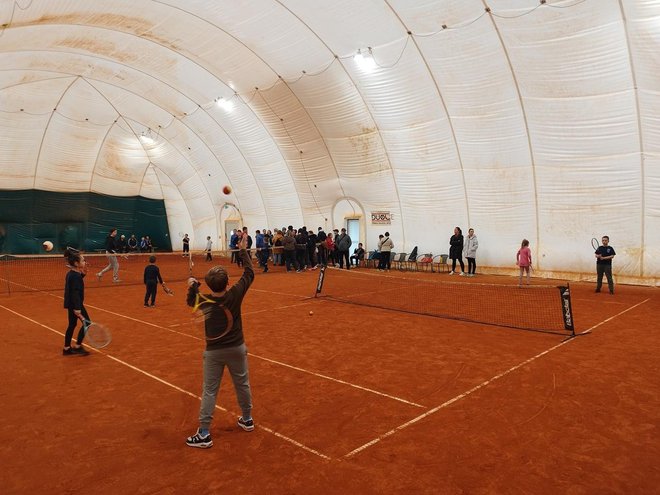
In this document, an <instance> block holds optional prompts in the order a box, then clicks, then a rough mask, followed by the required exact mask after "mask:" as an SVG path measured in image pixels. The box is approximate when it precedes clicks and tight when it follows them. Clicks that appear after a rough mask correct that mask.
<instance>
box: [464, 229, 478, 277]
mask: <svg viewBox="0 0 660 495" xmlns="http://www.w3.org/2000/svg"><path fill="white" fill-rule="evenodd" d="M478 248H479V241H478V240H477V236H476V235H474V229H469V230H468V236H467V237H466V238H465V243H464V246H463V255H464V256H465V257H466V258H467V260H468V277H474V276H475V274H476V272H477V249H478Z"/></svg>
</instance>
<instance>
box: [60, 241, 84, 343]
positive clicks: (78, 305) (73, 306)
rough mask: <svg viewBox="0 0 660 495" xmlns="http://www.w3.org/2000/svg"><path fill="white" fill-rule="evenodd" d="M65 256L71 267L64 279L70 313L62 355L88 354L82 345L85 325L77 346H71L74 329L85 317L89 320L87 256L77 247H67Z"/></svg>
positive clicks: (67, 306) (65, 302)
mask: <svg viewBox="0 0 660 495" xmlns="http://www.w3.org/2000/svg"><path fill="white" fill-rule="evenodd" d="M64 257H65V258H66V260H67V266H68V267H69V272H68V273H67V274H66V279H65V281H64V307H65V308H66V309H67V313H68V315H69V326H68V327H66V332H65V333H64V349H62V355H64V356H87V355H88V354H89V352H88V351H87V350H85V348H84V347H83V346H82V343H83V339H84V338H85V328H84V325H83V326H81V327H80V330H79V331H78V337H77V339H76V345H75V347H73V346H71V340H72V338H73V331H74V330H75V328H76V325H77V324H78V321H83V319H85V320H87V321H89V315H88V314H87V310H86V309H85V305H84V304H83V302H84V300H85V281H84V278H85V275H86V274H87V263H86V262H85V257H84V256H83V255H82V254H80V252H79V251H77V250H75V249H71V248H66V251H64Z"/></svg>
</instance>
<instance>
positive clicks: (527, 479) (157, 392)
mask: <svg viewBox="0 0 660 495" xmlns="http://www.w3.org/2000/svg"><path fill="white" fill-rule="evenodd" d="M120 265H122V263H121V261H120ZM159 265H160V266H161V271H162V273H163V275H164V277H165V279H166V280H167V279H168V272H169V273H170V274H172V273H174V272H176V273H179V271H180V270H185V269H187V263H186V262H185V261H182V260H181V259H176V258H174V257H170V258H168V259H164V260H162V263H159ZM206 266H208V265H206ZM204 268H205V265H203V264H202V263H200V262H198V263H197V266H196V272H198V273H197V274H198V275H199V274H200V272H201V273H203V270H204ZM140 270H141V266H140V265H138V264H132V265H131V264H129V263H124V264H123V265H122V269H121V272H120V273H121V276H122V278H123V279H125V280H132V279H134V278H135V277H139V274H140V273H141V272H140ZM58 273H59V274H61V276H62V280H63V276H64V273H65V269H64V268H63V267H62V268H61V269H60V272H58V271H57V270H54V271H53V273H50V272H49V274H48V275H46V274H44V277H50V276H52V277H53V279H54V280H56V279H57V277H58ZM231 274H232V277H231V280H233V281H235V280H236V279H237V278H238V276H240V272H239V271H238V269H236V268H232V271H231ZM317 274H318V272H315V271H312V272H306V273H300V274H296V273H285V272H283V271H282V269H279V268H278V269H275V270H271V272H270V273H268V274H266V275H264V274H261V273H260V271H258V273H257V276H256V280H255V282H254V284H253V286H252V288H251V289H250V291H249V292H248V295H247V297H246V299H245V302H244V305H243V321H244V331H245V336H246V341H247V345H248V348H249V352H250V358H249V362H250V373H251V377H250V378H251V384H252V390H253V401H254V411H253V413H254V418H255V422H256V429H255V431H253V432H251V433H246V432H244V431H243V430H241V429H240V428H238V427H237V425H236V418H237V416H238V406H237V404H236V401H235V395H234V392H233V390H232V388H231V383H230V380H229V379H228V375H227V374H225V379H224V380H223V384H222V388H221V391H220V393H219V400H218V409H217V410H216V416H215V419H214V424H213V426H212V433H213V438H214V446H213V448H211V449H208V450H200V449H190V448H188V447H187V446H186V445H185V438H186V436H188V435H190V434H192V433H193V432H194V430H195V428H196V427H197V413H198V408H199V402H200V401H199V394H200V391H201V372H202V367H201V353H202V350H203V346H204V343H203V341H202V340H201V338H200V337H201V336H200V335H198V334H196V332H195V330H194V328H193V327H192V326H191V325H190V319H191V318H190V311H189V308H187V307H186V306H185V282H182V281H176V282H171V283H170V286H171V287H172V288H173V289H174V290H175V292H176V294H175V296H174V297H172V298H170V297H167V296H165V295H164V294H163V292H162V291H159V294H158V299H157V302H156V304H157V306H156V307H155V308H153V309H151V308H143V306H142V298H143V295H144V289H143V287H142V286H140V285H139V284H126V283H122V284H112V283H111V282H110V278H108V280H103V281H102V282H98V281H97V280H96V278H95V277H93V276H92V277H88V278H87V282H86V289H87V291H86V292H87V293H86V299H85V304H86V306H87V309H88V311H89V312H90V315H91V316H92V318H93V319H96V320H97V321H100V322H102V323H104V324H106V325H107V326H109V327H110V328H111V330H112V332H113V341H112V343H111V344H110V346H108V347H107V348H105V349H102V350H101V351H93V352H92V354H91V355H90V356H88V357H63V356H62V355H61V348H62V341H63V331H64V328H65V326H66V312H65V310H64V309H63V308H62V299H61V292H62V290H61V288H60V289H57V290H51V291H37V292H34V291H33V292H30V291H24V292H15V291H14V292H12V293H11V295H8V294H6V293H5V294H3V295H1V296H0V314H1V315H2V322H3V324H2V333H1V335H2V345H1V346H0V373H1V374H2V376H3V385H2V387H0V397H1V402H2V405H3V408H2V409H3V421H2V426H1V430H0V431H1V432H2V433H1V437H0V438H1V440H2V442H1V444H0V445H1V447H0V452H1V454H0V462H1V463H2V471H1V473H2V474H0V478H1V483H0V486H2V493H5V494H19V493H20V494H23V493H83V492H89V493H96V494H116V493H159V494H162V493H172V494H174V493H315V494H316V493H328V494H334V493H366V494H371V493H443V494H444V493H450V494H451V493H472V494H474V493H541V494H546V493H547V494H551V493H552V494H554V493H575V494H578V493H599V494H603V493H652V492H654V491H655V490H656V487H657V486H658V483H660V470H659V469H658V459H659V458H660V447H659V446H658V443H657V428H658V423H659V413H658V411H660V399H659V397H660V396H659V393H658V392H659V391H660V384H659V380H658V376H659V375H658V354H659V351H660V349H659V346H658V339H657V336H656V335H655V334H656V328H655V326H656V325H655V323H654V322H655V321H657V319H658V317H659V316H660V304H659V302H660V295H659V294H658V290H657V289H654V288H648V287H636V286H622V285H619V286H618V287H617V294H616V295H615V296H614V297H611V296H609V295H608V294H594V293H593V288H594V285H593V284H590V283H571V290H572V302H573V313H574V318H575V322H576V333H577V334H584V335H580V336H578V337H575V338H573V339H567V338H566V337H564V336H561V335H548V334H544V333H536V332H526V331H519V330H512V329H508V328H499V327H496V326H490V325H480V324H475V323H469V322H460V321H455V320H448V319H440V318H433V317H428V316H421V315H412V314H405V313H401V312H395V311H387V310H383V309H375V308H369V307H361V306H355V305H350V304H342V303H338V302H333V301H330V300H327V299H323V298H320V299H318V298H317V299H315V298H312V297H310V296H313V294H314V290H315V287H316V280H317ZM327 275H328V276H329V277H334V278H335V279H337V278H338V277H342V279H345V280H348V281H349V282H350V280H351V278H350V277H355V278H354V280H356V281H357V280H362V279H364V278H365V277H371V278H372V280H373V283H372V284H371V289H370V290H376V291H377V290H378V289H379V288H383V289H386V287H387V284H388V281H391V280H394V279H397V280H398V279H400V278H406V277H407V278H411V279H415V278H434V280H437V279H438V277H447V275H441V274H437V273H435V274H433V273H400V272H395V271H392V272H389V273H379V272H377V271H375V270H369V271H368V272H366V273H365V270H360V271H356V272H350V273H346V272H339V271H337V270H334V269H328V271H327ZM461 282H464V283H466V284H478V283H489V282H496V283H511V284H515V283H517V279H515V278H514V277H510V278H509V277H503V276H480V277H476V278H474V279H463V280H461ZM534 283H544V284H545V283H553V281H548V280H537V279H535V280H534ZM448 303H449V304H454V305H460V304H461V301H460V300H453V301H450V302H448ZM310 311H312V312H313V315H310V314H309V312H310ZM585 332H588V333H586V334H585Z"/></svg>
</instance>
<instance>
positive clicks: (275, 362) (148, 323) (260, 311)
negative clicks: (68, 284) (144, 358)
mask: <svg viewBox="0 0 660 495" xmlns="http://www.w3.org/2000/svg"><path fill="white" fill-rule="evenodd" d="M48 295H49V296H52V297H55V298H58V299H64V298H63V297H62V296H58V295H56V294H51V293H48ZM305 304H308V301H305V302H302V303H298V304H291V305H288V306H281V307H278V308H275V309H277V310H280V309H287V308H293V307H295V306H303V305H305ZM0 307H4V306H0ZM88 307H90V308H93V309H96V310H98V311H102V312H105V313H109V314H111V315H113V316H118V317H120V318H126V319H127V320H131V321H135V322H137V323H140V324H142V325H148V326H150V327H154V328H159V329H162V330H166V331H168V332H171V333H175V334H177V335H183V336H184V337H189V338H191V339H194V340H199V341H201V340H204V339H202V338H200V337H196V336H194V335H191V334H189V333H185V332H178V331H176V330H172V329H171V328H166V327H163V326H160V325H156V324H155V323H150V322H148V321H143V320H138V319H137V318H133V317H131V316H126V315H123V314H121V313H115V312H114V311H110V310H109V309H104V308H100V307H98V306H92V305H88ZM8 311H11V310H8ZM265 311H269V312H270V311H273V309H267V310H266V309H260V310H258V311H249V312H246V313H242V314H243V315H249V314H257V313H263V312H265ZM17 314H18V313H17ZM30 321H32V320H30ZM172 326H173V325H170V327H172ZM46 328H48V327H46ZM248 356H251V357H253V358H256V359H261V360H263V361H268V362H271V363H273V364H278V365H280V366H284V367H286V368H290V369H293V370H296V371H300V372H302V373H306V374H308V375H312V376H316V377H318V378H322V379H325V380H329V381H331V382H335V383H341V384H342V385H348V386H349V387H352V388H356V389H358V390H362V391H364V392H370V393H372V394H376V395H380V396H381V397H387V398H389V399H393V400H396V401H399V402H403V403H404V404H409V405H411V406H414V407H421V408H424V407H426V406H422V405H420V404H416V403H414V402H409V401H407V400H405V399H402V398H400V397H395V396H393V395H389V394H386V393H384V392H379V391H377V390H373V389H370V388H366V387H362V386H360V385H357V384H354V383H350V382H346V381H344V380H339V379H338V378H332V377H329V376H326V375H321V374H319V373H315V372H314V371H309V370H306V369H304V368H298V367H297V366H293V365H290V364H286V363H282V362H280V361H275V360H272V359H268V358H266V357H263V356H259V355H257V354H253V353H251V352H249V353H248Z"/></svg>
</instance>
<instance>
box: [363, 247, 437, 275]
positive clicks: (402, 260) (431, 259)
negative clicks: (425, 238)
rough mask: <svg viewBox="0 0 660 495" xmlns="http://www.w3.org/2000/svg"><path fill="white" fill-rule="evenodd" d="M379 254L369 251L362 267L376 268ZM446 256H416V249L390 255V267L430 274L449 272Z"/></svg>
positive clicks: (430, 254)
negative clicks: (428, 272)
mask: <svg viewBox="0 0 660 495" xmlns="http://www.w3.org/2000/svg"><path fill="white" fill-rule="evenodd" d="M378 255H379V253H378V252H376V251H369V254H368V256H367V257H366V258H365V259H364V260H363V263H364V266H366V267H367V268H376V267H377V266H378V261H379V258H378ZM448 258H449V255H448V254H438V255H435V256H433V254H432V253H425V254H420V255H418V254H417V248H415V249H413V251H412V252H411V253H410V254H408V253H395V252H394V251H392V252H391V253H390V265H391V266H392V268H395V269H397V270H400V271H406V270H411V271H430V272H432V273H435V272H437V273H442V272H448V271H449V265H448V264H447V259H448Z"/></svg>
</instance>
